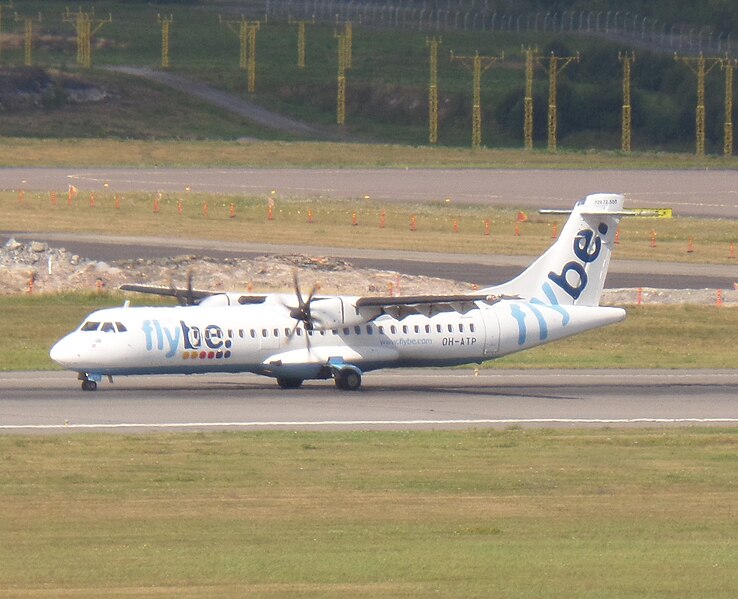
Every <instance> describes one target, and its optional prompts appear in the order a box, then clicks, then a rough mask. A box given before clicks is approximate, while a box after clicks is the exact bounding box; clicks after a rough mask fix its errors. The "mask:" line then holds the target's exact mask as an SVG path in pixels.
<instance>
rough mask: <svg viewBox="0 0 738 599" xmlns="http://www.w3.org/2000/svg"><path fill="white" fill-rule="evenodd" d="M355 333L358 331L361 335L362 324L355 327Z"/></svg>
mask: <svg viewBox="0 0 738 599" xmlns="http://www.w3.org/2000/svg"><path fill="white" fill-rule="evenodd" d="M354 333H356V334H357V335H361V327H360V326H355V327H354Z"/></svg>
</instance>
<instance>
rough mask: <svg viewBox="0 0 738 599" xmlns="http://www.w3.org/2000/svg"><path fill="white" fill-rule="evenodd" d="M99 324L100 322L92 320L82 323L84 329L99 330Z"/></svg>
mask: <svg viewBox="0 0 738 599" xmlns="http://www.w3.org/2000/svg"><path fill="white" fill-rule="evenodd" d="M99 326H100V323H99V322H92V321H90V322H86V323H85V324H83V325H82V330H83V331H97V327H99Z"/></svg>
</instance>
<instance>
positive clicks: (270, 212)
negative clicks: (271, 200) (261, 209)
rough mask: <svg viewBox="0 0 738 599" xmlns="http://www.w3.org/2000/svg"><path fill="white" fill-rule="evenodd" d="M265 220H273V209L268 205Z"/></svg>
mask: <svg viewBox="0 0 738 599" xmlns="http://www.w3.org/2000/svg"><path fill="white" fill-rule="evenodd" d="M267 220H274V207H273V206H272V205H271V204H269V208H268V209H267Z"/></svg>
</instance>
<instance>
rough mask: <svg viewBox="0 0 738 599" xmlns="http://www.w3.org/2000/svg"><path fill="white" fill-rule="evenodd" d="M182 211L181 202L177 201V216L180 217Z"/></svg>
mask: <svg viewBox="0 0 738 599" xmlns="http://www.w3.org/2000/svg"><path fill="white" fill-rule="evenodd" d="M183 211H184V206H183V205H182V200H177V214H179V215H180V216H182V212H183Z"/></svg>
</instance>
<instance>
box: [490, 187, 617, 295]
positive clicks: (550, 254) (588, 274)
mask: <svg viewBox="0 0 738 599" xmlns="http://www.w3.org/2000/svg"><path fill="white" fill-rule="evenodd" d="M622 211H623V196H622V195H618V194H613V193H596V194H592V195H588V196H587V197H586V198H584V199H583V200H580V201H579V202H577V204H576V205H575V206H574V209H573V210H572V211H571V216H570V217H569V220H567V221H566V225H564V228H563V230H562V231H561V235H560V236H559V238H558V240H557V241H556V243H554V244H553V245H552V246H551V247H550V248H549V249H548V250H547V251H546V252H545V253H544V254H543V255H542V256H541V257H540V258H538V259H537V260H536V261H535V262H533V264H531V265H530V266H529V267H528V268H527V269H526V270H524V271H523V272H522V273H521V274H520V275H518V276H517V277H515V278H514V279H513V280H512V281H509V282H508V283H503V284H502V285H497V286H494V287H488V288H486V289H483V290H482V292H484V293H490V294H494V295H503V294H505V295H517V296H520V297H521V298H522V299H526V300H533V301H538V302H542V303H545V304H561V305H580V306H597V305H599V303H600V296H601V295H602V289H603V287H604V285H605V277H606V275H607V268H608V266H609V265H610V255H611V254H612V248H613V244H614V242H615V232H616V230H617V227H618V222H619V221H620V217H621V215H622Z"/></svg>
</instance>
